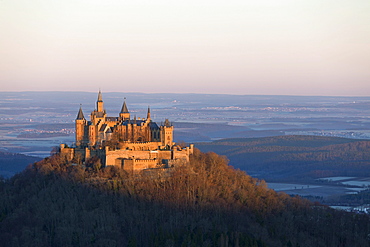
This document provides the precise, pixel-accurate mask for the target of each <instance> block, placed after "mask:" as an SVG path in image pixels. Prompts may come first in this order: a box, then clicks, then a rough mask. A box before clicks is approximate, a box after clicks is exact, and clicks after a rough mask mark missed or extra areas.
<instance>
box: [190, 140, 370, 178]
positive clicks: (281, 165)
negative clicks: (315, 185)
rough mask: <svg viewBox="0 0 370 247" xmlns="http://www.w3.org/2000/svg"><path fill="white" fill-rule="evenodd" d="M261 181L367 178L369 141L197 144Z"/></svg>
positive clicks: (256, 141) (226, 141) (251, 141)
mask: <svg viewBox="0 0 370 247" xmlns="http://www.w3.org/2000/svg"><path fill="white" fill-rule="evenodd" d="M197 147H198V148H199V149H200V150H202V151H204V152H208V151H213V152H216V153H218V154H220V155H226V156H227V157H228V158H229V159H230V164H231V165H233V166H234V167H236V168H240V169H242V170H244V171H247V172H248V173H249V174H258V177H260V178H264V179H270V180H271V179H286V178H295V179H302V178H317V177H327V176H359V177H368V176H370V169H369V166H370V152H369V150H370V141H369V140H355V139H346V138H337V137H322V136H276V137H266V138H234V139H223V140H219V141H214V142H210V143H197Z"/></svg>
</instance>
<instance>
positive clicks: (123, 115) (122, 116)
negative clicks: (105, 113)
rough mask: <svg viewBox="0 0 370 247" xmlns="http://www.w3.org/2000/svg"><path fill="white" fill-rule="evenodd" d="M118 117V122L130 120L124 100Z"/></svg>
mask: <svg viewBox="0 0 370 247" xmlns="http://www.w3.org/2000/svg"><path fill="white" fill-rule="evenodd" d="M119 117H120V120H122V121H126V120H130V113H129V111H128V109H127V105H126V98H125V101H123V105H122V109H121V112H120V113H119Z"/></svg>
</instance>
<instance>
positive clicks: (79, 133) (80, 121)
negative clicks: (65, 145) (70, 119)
mask: <svg viewBox="0 0 370 247" xmlns="http://www.w3.org/2000/svg"><path fill="white" fill-rule="evenodd" d="M75 123H76V145H77V146H80V145H82V144H83V142H84V137H85V126H86V123H87V122H86V119H85V117H84V114H83V112H82V107H81V106H80V110H79V111H78V114H77V118H76V121H75Z"/></svg>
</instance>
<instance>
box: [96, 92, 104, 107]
mask: <svg viewBox="0 0 370 247" xmlns="http://www.w3.org/2000/svg"><path fill="white" fill-rule="evenodd" d="M96 109H97V111H98V112H103V111H104V103H103V96H102V94H101V91H100V90H99V93H98V101H97V102H96Z"/></svg>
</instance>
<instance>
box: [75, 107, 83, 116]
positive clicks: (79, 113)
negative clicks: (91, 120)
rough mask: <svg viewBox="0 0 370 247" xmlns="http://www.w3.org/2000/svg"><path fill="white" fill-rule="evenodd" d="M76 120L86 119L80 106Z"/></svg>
mask: <svg viewBox="0 0 370 247" xmlns="http://www.w3.org/2000/svg"><path fill="white" fill-rule="evenodd" d="M76 119H85V116H84V113H83V112H82V107H81V106H80V110H79V111H78V114H77V118H76Z"/></svg>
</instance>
